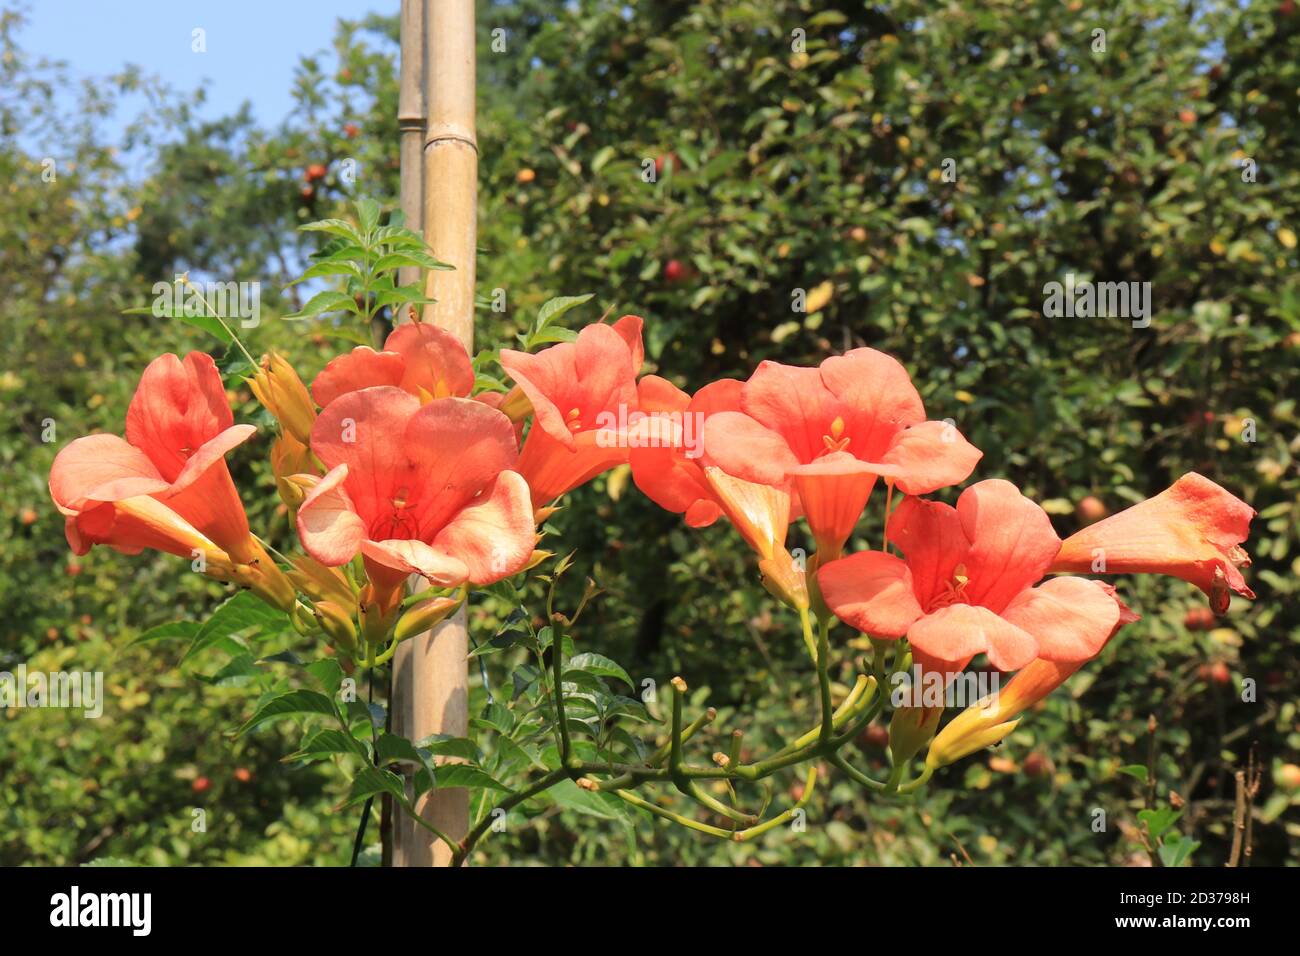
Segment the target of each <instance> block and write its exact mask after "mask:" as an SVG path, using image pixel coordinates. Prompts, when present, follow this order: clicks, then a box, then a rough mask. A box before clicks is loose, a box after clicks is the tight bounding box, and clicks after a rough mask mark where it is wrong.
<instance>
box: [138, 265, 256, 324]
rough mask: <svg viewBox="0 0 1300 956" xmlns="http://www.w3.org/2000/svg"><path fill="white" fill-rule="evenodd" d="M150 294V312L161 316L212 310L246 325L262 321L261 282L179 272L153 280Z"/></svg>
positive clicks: (167, 316)
mask: <svg viewBox="0 0 1300 956" xmlns="http://www.w3.org/2000/svg"><path fill="white" fill-rule="evenodd" d="M153 294H154V300H153V314H154V315H156V316H157V317H158V318H160V319H165V318H171V317H174V316H177V315H187V316H190V317H191V318H195V317H198V316H204V315H212V314H213V313H215V314H217V315H219V316H221V317H222V318H223V319H239V324H240V325H241V326H242V327H243V328H246V329H254V328H257V326H258V325H260V324H261V322H262V283H260V282H191V281H190V280H189V279H188V277H186V276H184V275H179V276H177V277H176V279H175V281H173V282H155V283H154V284H153Z"/></svg>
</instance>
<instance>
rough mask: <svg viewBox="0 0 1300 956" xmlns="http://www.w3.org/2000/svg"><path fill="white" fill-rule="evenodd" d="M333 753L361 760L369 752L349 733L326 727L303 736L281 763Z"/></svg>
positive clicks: (312, 758)
mask: <svg viewBox="0 0 1300 956" xmlns="http://www.w3.org/2000/svg"><path fill="white" fill-rule="evenodd" d="M334 754H350V755H352V756H356V757H360V758H362V759H363V760H369V759H370V752H369V751H368V750H367V749H366V746H365V744H363V743H362V742H361V741H359V740H357V739H356V738H355V737H353V736H352V735H351V734H345V733H344V732H343V731H341V730H335V729H334V728H332V727H327V728H325V729H323V730H317V731H314V732H313V733H311V734H308V735H307V736H306V737H304V738H303V741H302V743H301V744H300V745H299V746H298V749H297V751H295V752H294V753H291V754H289V756H287V757H284V758H282V760H281V762H282V763H293V762H294V761H297V760H324V759H325V758H326V757H331V756H333V755H334Z"/></svg>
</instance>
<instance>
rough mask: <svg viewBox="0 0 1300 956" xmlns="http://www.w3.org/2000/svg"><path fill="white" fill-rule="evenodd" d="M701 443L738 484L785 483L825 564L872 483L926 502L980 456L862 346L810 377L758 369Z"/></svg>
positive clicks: (893, 369)
mask: <svg viewBox="0 0 1300 956" xmlns="http://www.w3.org/2000/svg"><path fill="white" fill-rule="evenodd" d="M704 442H705V449H706V451H707V452H708V454H709V456H710V457H711V458H712V459H713V460H714V461H715V462H716V463H717V464H718V465H719V466H720V467H721V468H722V469H723V470H724V471H727V472H728V473H730V474H732V475H735V476H737V477H739V478H744V479H745V480H747V481H755V482H761V483H764V484H770V485H779V484H783V483H785V482H786V481H787V480H789V479H793V481H794V482H795V486H796V489H797V491H798V494H799V498H800V503H801V506H802V510H803V511H804V513H805V514H806V515H807V517H808V524H809V527H810V528H811V529H812V532H813V535H814V537H815V538H816V540H817V547H818V550H819V551H821V552H823V553H825V554H827V555H828V556H835V555H838V554H839V552H840V550H841V549H842V548H843V545H844V542H845V541H846V540H847V539H848V537H849V535H850V534H851V533H852V530H853V527H854V525H855V524H856V523H857V520H858V518H859V516H860V515H861V513H862V508H863V506H864V505H865V504H866V501H867V497H868V496H869V495H870V493H871V488H872V485H873V484H874V483H875V480H876V478H877V477H883V478H885V479H886V480H887V481H889V482H890V483H891V484H894V485H897V486H898V488H899V489H900V490H901V491H903V492H904V493H905V494H909V495H921V494H926V493H928V492H931V491H934V490H936V489H938V488H942V487H944V486H946V485H952V484H956V483H957V482H960V481H963V480H964V479H965V478H966V477H967V476H969V475H970V473H971V471H972V469H974V467H975V463H976V462H977V461H978V460H979V459H980V456H981V454H982V453H981V452H980V451H979V450H978V449H977V448H975V447H974V446H973V445H971V444H970V443H969V442H968V441H966V439H965V438H963V437H962V436H961V433H960V432H958V431H957V429H956V428H954V427H952V426H951V425H949V424H947V423H945V422H931V421H926V419H925V407H924V405H923V404H922V403H921V397H920V395H919V394H917V391H916V389H915V388H914V387H913V386H912V382H911V379H910V378H909V377H908V375H907V371H906V369H904V368H903V366H902V365H901V364H899V363H898V361H897V360H895V359H893V358H891V357H890V356H888V355H885V354H884V353H883V352H877V351H876V350H875V349H868V348H859V349H853V350H852V351H850V352H847V353H846V354H844V355H840V356H834V357H832V358H828V359H826V360H825V361H824V362H822V364H821V366H820V367H819V368H815V369H812V368H796V367H793V366H788V365H781V364H778V363H776V362H763V363H762V364H761V365H759V367H758V368H757V369H756V370H755V372H754V374H753V375H752V376H750V378H749V380H748V381H747V382H746V383H745V386H744V389H743V390H742V392H741V410H740V411H739V412H722V413H719V414H716V415H712V416H710V418H709V421H708V423H707V424H706V426H705V430H704Z"/></svg>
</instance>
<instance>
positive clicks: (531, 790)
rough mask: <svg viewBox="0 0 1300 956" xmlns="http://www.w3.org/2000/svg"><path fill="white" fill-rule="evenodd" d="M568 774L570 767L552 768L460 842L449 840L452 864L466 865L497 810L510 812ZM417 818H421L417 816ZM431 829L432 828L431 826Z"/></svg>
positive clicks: (490, 824)
mask: <svg viewBox="0 0 1300 956" xmlns="http://www.w3.org/2000/svg"><path fill="white" fill-rule="evenodd" d="M567 776H569V769H568V768H567V767H560V768H558V769H556V770H552V771H551V772H550V773H548V774H547V775H546V776H544V777H541V778H539V779H538V780H537V781H536V782H535V783H534V784H533V785H532V786H530V787H528V788H526V789H524V790H520V791H518V792H517V793H513V794H511V795H510V796H508V797H506V798H505V799H504V800H502V801H501V802H500V803H498V804H497V805H496V806H495V807H493V808H492V810H491V811H489V812H488V813H487V814H485V815H484V816H483V818H482V819H481V820H479V822H478V823H477V824H476V825H475V826H474V829H472V830H470V831H469V833H467V834H466V835H465V839H464V840H462V841H461V842H460V843H459V844H457V843H451V842H450V841H448V843H449V845H450V846H451V849H452V857H451V865H452V866H462V865H464V863H465V860H466V859H467V858H468V857H469V855H470V853H472V852H473V850H474V846H475V845H476V844H477V843H478V841H479V840H480V839H482V837H483V834H484V833H486V832H487V831H488V829H489V828H490V827H491V826H492V821H493V820H494V819H495V818H496V817H495V812H496V811H497V810H504V811H506V812H507V813H509V812H510V810H511V809H513V808H514V807H517V806H518V805H519V804H521V803H523V802H524V801H525V800H530V799H532V798H533V797H535V796H537V795H538V794H539V793H541V792H542V791H544V790H549V789H550V788H551V787H553V786H555V785H556V784H557V783H559V782H560V781H561V780H563V779H564V778H565V777H567ZM417 819H419V818H418V817H417ZM429 829H432V828H431V827H429ZM444 839H445V838H444Z"/></svg>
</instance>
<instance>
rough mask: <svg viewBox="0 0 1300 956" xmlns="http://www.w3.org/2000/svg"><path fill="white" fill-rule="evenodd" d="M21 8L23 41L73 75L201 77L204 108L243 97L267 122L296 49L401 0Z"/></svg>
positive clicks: (38, 3) (281, 98)
mask: <svg viewBox="0 0 1300 956" xmlns="http://www.w3.org/2000/svg"><path fill="white" fill-rule="evenodd" d="M0 4H3V5H4V6H6V7H11V6H13V4H11V3H7V2H5V0H0ZM19 8H20V9H22V10H23V12H24V13H25V15H26V17H27V20H28V23H27V25H26V27H25V28H24V29H23V30H22V31H21V33H19V44H20V45H21V46H22V47H23V49H25V50H27V51H28V52H29V53H31V54H34V55H37V56H44V57H48V58H50V59H58V60H66V61H67V62H68V64H69V68H70V69H71V71H72V73H73V74H74V75H75V76H77V77H87V76H90V77H94V76H103V75H105V74H108V73H112V72H115V71H117V70H119V69H121V68H122V67H123V66H124V65H126V64H128V63H134V64H136V65H138V66H140V67H141V68H142V69H143V70H144V71H145V73H147V74H151V75H156V76H159V77H161V78H162V79H163V80H165V81H166V82H167V83H168V85H170V86H171V87H173V88H174V89H176V90H178V91H179V90H184V91H190V90H193V89H195V88H197V87H198V86H200V85H202V84H203V83H204V81H205V80H206V81H207V89H208V102H207V103H206V104H205V105H204V107H203V109H202V111H201V113H202V115H204V116H207V117H209V118H214V117H217V116H221V115H224V114H227V113H230V112H233V111H234V110H235V109H237V108H238V106H239V104H240V103H242V102H243V101H245V100H248V101H250V102H251V103H252V104H253V112H254V115H255V116H256V118H257V120H258V121H259V122H260V123H261V124H263V125H272V124H274V123H277V122H278V121H279V120H281V119H283V118H284V117H285V116H286V115H287V114H288V112H289V110H290V108H291V106H292V97H291V95H290V91H291V88H292V83H293V70H294V65H295V64H296V63H297V61H298V57H299V56H300V55H302V54H304V53H315V52H317V51H320V50H324V49H328V48H329V46H330V40H331V37H332V36H333V32H334V23H335V21H336V20H338V19H339V18H340V17H345V18H348V19H356V18H358V17H360V16H363V15H364V14H367V13H370V12H375V11H391V12H393V13H396V12H397V8H398V0H35V2H34V3H28V4H24V5H20V7H19ZM196 27H199V28H202V29H203V30H204V31H205V33H206V44H207V52H206V53H195V52H193V51H192V50H191V42H192V41H191V37H192V31H193V30H194V29H195V28H196Z"/></svg>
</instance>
